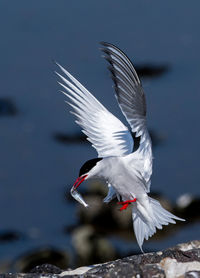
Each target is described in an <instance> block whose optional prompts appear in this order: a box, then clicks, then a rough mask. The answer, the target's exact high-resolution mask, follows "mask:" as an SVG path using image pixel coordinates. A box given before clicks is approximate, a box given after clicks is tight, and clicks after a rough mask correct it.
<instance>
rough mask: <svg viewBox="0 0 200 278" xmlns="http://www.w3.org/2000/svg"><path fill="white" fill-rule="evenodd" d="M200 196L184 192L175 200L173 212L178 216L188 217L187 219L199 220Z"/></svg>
mask: <svg viewBox="0 0 200 278" xmlns="http://www.w3.org/2000/svg"><path fill="white" fill-rule="evenodd" d="M199 211H200V198H199V197H194V196H192V194H189V193H185V194H183V195H181V196H180V197H179V198H178V199H177V201H176V207H175V213H177V214H178V215H180V217H183V218H186V219H188V221H190V222H191V221H195V220H199V218H200V215H199Z"/></svg>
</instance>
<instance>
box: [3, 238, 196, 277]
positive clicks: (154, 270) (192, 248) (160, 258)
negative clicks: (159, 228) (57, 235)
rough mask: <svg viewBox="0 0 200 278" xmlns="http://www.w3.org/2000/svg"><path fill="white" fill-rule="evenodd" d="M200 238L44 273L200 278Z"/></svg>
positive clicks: (71, 275) (55, 275)
mask: <svg viewBox="0 0 200 278" xmlns="http://www.w3.org/2000/svg"><path fill="white" fill-rule="evenodd" d="M199 254H200V241H191V242H188V243H183V244H179V245H177V246H175V247H172V248H169V249H166V250H163V251H159V252H152V253H146V254H140V255H133V256H130V257H126V258H123V259H118V260H116V261H111V262H107V263H103V264H98V265H92V266H85V267H80V268H77V269H74V270H68V271H64V272H62V273H60V274H56V273H55V274H50V273H49V274H45V277H52V278H58V277H62V278H67V277H77V278H114V277H118V278H129V277H130V278H139V277H143V278H150V277H160V278H161V277H162V278H180V277H181V278H182V277H183V278H184V277H185V278H193V277H194V278H198V277H200V255H199ZM17 277H20V278H21V277H23V278H31V277H34V278H36V277H37V278H41V277H44V274H40V273H38V274H36V273H35V274H34V273H32V274H30V273H28V274H1V275H0V278H17Z"/></svg>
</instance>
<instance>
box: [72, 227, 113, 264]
mask: <svg viewBox="0 0 200 278" xmlns="http://www.w3.org/2000/svg"><path fill="white" fill-rule="evenodd" d="M72 242H73V246H74V248H75V250H76V254H77V255H76V257H77V259H76V265H87V264H94V263H99V262H105V261H108V260H113V259H116V258H117V252H116V250H115V248H114V247H113V246H112V244H111V243H110V242H109V240H107V239H105V238H104V237H102V236H101V235H99V234H98V233H96V232H95V229H94V228H93V227H92V226H90V225H85V226H82V227H79V228H77V229H75V230H74V231H73V233H72Z"/></svg>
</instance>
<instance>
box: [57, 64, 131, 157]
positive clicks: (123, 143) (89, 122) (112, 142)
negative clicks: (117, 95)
mask: <svg viewBox="0 0 200 278" xmlns="http://www.w3.org/2000/svg"><path fill="white" fill-rule="evenodd" d="M56 65H57V66H58V67H59V68H60V70H61V71H62V72H63V73H64V76H62V75H61V74H59V73H57V72H56V74H57V76H58V77H59V78H60V79H61V81H62V82H58V83H59V84H60V85H61V87H62V88H63V89H64V91H61V92H62V93H63V94H65V96H66V97H67V98H68V99H69V101H66V102H67V103H68V104H69V105H70V106H71V107H72V109H73V111H71V113H72V114H74V115H75V117H76V118H77V120H76V123H77V124H79V125H80V126H81V127H82V129H83V130H82V131H83V133H84V134H86V136H87V137H88V138H87V139H88V141H90V142H91V143H92V146H93V147H94V148H95V149H96V150H97V153H98V156H99V157H108V156H124V155H128V154H130V153H131V152H132V150H133V139H132V136H131V134H130V132H129V130H128V128H127V127H126V126H125V125H124V124H123V123H122V122H121V121H120V120H119V119H117V118H116V117H115V116H114V115H113V114H112V113H110V112H109V111H108V110H107V109H106V108H105V107H104V106H103V105H102V104H101V103H100V102H99V101H98V100H97V99H96V98H95V97H94V96H93V95H92V94H91V93H90V92H89V91H88V90H87V89H86V88H85V87H84V86H83V85H82V84H81V83H80V82H79V81H78V80H76V79H75V78H74V77H73V76H72V75H71V74H70V73H69V72H68V71H67V70H65V69H64V68H63V67H62V66H61V65H59V64H58V63H56ZM127 101H128V100H127ZM129 101H131V99H130V100H129ZM130 104H131V103H130Z"/></svg>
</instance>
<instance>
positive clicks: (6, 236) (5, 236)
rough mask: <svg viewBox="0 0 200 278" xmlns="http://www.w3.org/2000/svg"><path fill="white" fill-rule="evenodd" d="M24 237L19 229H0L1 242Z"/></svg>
mask: <svg viewBox="0 0 200 278" xmlns="http://www.w3.org/2000/svg"><path fill="white" fill-rule="evenodd" d="M22 238H24V236H23V235H22V234H21V233H20V232H18V231H14V230H5V231H0V242H1V243H3V242H4V243H5V242H12V241H17V240H20V239H22Z"/></svg>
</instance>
